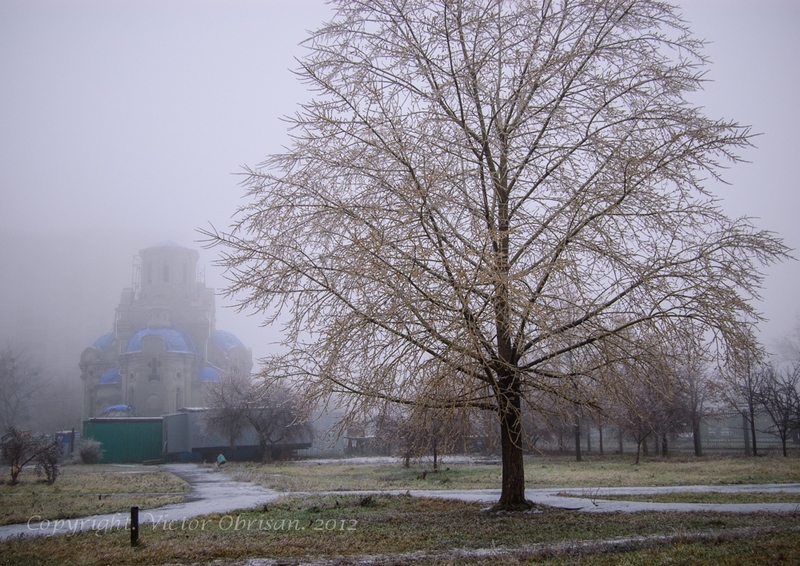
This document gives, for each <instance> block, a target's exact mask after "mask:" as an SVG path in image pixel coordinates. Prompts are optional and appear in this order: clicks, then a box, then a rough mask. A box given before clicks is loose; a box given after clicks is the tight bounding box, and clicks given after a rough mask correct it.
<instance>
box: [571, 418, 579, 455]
mask: <svg viewBox="0 0 800 566" xmlns="http://www.w3.org/2000/svg"><path fill="white" fill-rule="evenodd" d="M572 431H573V432H574V433H575V461H576V462H580V461H581V424H580V423H579V422H576V423H575V424H574V425H572Z"/></svg>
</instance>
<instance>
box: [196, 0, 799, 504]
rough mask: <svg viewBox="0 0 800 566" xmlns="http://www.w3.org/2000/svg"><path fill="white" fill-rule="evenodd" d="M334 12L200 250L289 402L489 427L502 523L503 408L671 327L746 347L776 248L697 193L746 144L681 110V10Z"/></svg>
mask: <svg viewBox="0 0 800 566" xmlns="http://www.w3.org/2000/svg"><path fill="white" fill-rule="evenodd" d="M335 9H336V15H335V17H334V18H333V20H332V21H331V22H330V23H329V24H326V25H325V26H324V27H323V28H322V29H320V30H318V31H316V32H315V33H314V34H313V35H312V37H311V38H310V40H309V41H308V42H307V44H306V46H307V47H308V49H309V55H308V56H307V57H306V58H305V59H303V60H302V61H301V69H300V71H299V74H300V76H301V78H302V80H303V81H305V82H306V84H307V85H308V86H309V88H310V89H311V90H312V91H313V92H314V93H315V98H314V99H313V100H311V101H310V102H308V103H306V104H305V105H303V106H302V108H301V110H300V111H299V112H298V113H297V114H296V115H295V116H294V117H292V118H291V119H290V120H291V122H292V126H293V144H292V146H291V147H290V148H289V149H288V150H287V151H286V152H285V153H283V154H280V155H275V156H272V157H270V158H269V159H268V160H267V161H266V163H265V164H264V165H263V166H261V167H258V168H256V169H253V170H251V171H249V178H248V179H247V184H248V187H249V196H250V198H251V200H250V202H249V203H248V204H247V205H246V206H244V208H243V209H242V210H240V214H239V216H238V218H237V220H236V221H235V225H234V226H233V228H232V230H231V232H230V233H224V232H218V231H216V230H214V229H212V230H210V231H208V232H206V235H207V237H209V238H210V240H211V241H212V242H213V243H217V244H220V245H222V246H223V247H224V248H225V251H224V252H223V256H222V260H221V263H222V265H224V266H226V267H227V268H228V270H229V272H228V276H229V277H230V280H231V281H232V284H231V286H230V287H229V289H228V292H229V293H230V295H231V296H234V297H236V298H238V299H239V300H240V301H241V306H242V307H243V308H252V309H255V310H258V311H262V312H264V313H265V316H266V321H267V322H274V321H277V320H280V321H281V322H285V325H286V326H285V329H286V339H285V345H286V346H287V354H286V355H285V356H283V357H282V359H281V360H280V361H281V362H282V364H283V365H282V368H283V370H284V371H285V375H286V376H287V378H293V379H295V380H299V382H300V385H299V387H300V388H301V389H302V390H303V391H304V392H305V393H307V394H308V398H309V399H310V400H312V401H318V402H324V399H326V398H328V397H330V396H331V395H337V396H339V398H340V399H342V400H343V403H344V404H345V405H346V407H347V408H348V415H351V416H354V417H355V416H359V415H363V414H365V413H369V407H370V406H373V405H375V404H376V403H377V404H380V403H385V402H386V401H390V402H396V403H400V404H417V405H423V406H425V407H427V408H430V409H447V410H456V409H459V408H468V409H483V410H488V411H493V412H494V414H495V415H496V416H497V420H498V423H499V428H500V432H501V448H502V467H503V473H502V480H501V487H502V490H501V496H500V502H499V504H500V506H502V507H507V508H516V507H521V506H526V505H527V502H526V500H525V477H524V466H523V446H522V417H521V408H522V406H523V398H525V397H526V396H529V395H531V393H532V392H534V391H547V392H549V393H550V394H551V395H554V396H564V397H565V398H566V399H567V401H569V402H573V403H578V404H582V403H584V399H582V398H581V397H580V396H579V397H577V398H575V397H574V393H575V391H578V392H580V389H579V388H578V389H576V388H574V387H572V383H573V381H574V380H575V379H578V377H579V376H593V375H608V374H607V373H603V374H600V373H597V371H596V370H598V369H599V368H601V367H602V366H603V365H607V364H611V363H614V361H615V360H617V359H618V358H620V357H622V356H626V355H628V354H627V352H628V351H629V350H630V349H632V348H633V349H635V348H636V337H637V335H642V336H645V335H646V336H650V335H655V336H665V335H667V334H668V333H670V332H673V328H674V325H676V324H687V325H688V324H694V325H695V326H696V329H695V330H694V332H693V335H695V336H703V335H704V334H705V333H710V334H712V335H713V337H714V339H716V340H717V342H718V345H719V347H720V350H721V352H722V353H723V355H724V353H725V352H726V351H727V350H728V348H729V347H730V346H731V345H733V346H735V347H736V348H739V349H750V348H751V341H752V337H751V335H750V326H751V323H752V322H753V321H754V320H755V319H757V317H758V315H757V313H756V312H755V311H754V310H753V309H752V307H751V306H750V305H749V303H748V299H749V298H750V297H751V296H752V295H754V294H755V293H756V292H757V290H758V288H759V285H760V283H761V280H762V275H761V274H760V269H759V268H760V265H761V264H762V263H769V262H772V261H774V260H776V259H780V258H782V257H783V256H784V255H785V254H786V251H787V248H786V247H785V246H784V245H783V244H782V242H781V241H780V240H779V239H777V238H776V237H775V236H774V235H773V234H771V233H768V232H764V231H759V230H757V229H755V228H754V227H753V226H752V224H751V223H750V222H749V221H748V220H747V219H734V220H732V219H730V218H728V217H727V216H726V215H725V214H724V213H723V212H722V211H721V209H720V207H719V205H718V203H717V201H716V200H715V199H714V198H713V197H712V195H710V194H709V193H708V191H707V188H706V186H705V182H706V180H707V179H709V178H716V177H717V176H718V174H719V173H720V172H721V169H722V166H724V165H726V164H727V163H729V162H736V161H738V157H737V155H736V152H737V151H738V150H739V149H741V148H743V147H747V146H749V145H750V141H751V135H750V131H749V129H748V128H746V127H743V126H740V125H739V124H737V123H735V122H728V121H722V120H716V119H712V118H708V117H707V116H706V115H705V114H704V112H703V111H702V109H700V108H698V107H696V106H694V105H692V104H691V103H690V102H689V100H688V95H690V94H691V93H692V92H694V91H696V90H698V89H700V88H701V85H702V81H703V75H704V68H703V65H704V63H705V59H704V56H703V55H702V53H701V51H702V47H703V43H702V42H701V41H699V40H697V39H695V38H693V37H692V36H691V34H690V33H689V32H688V30H687V28H686V25H685V23H684V22H683V20H682V19H681V17H680V14H679V13H678V10H677V8H675V7H673V6H670V5H669V4H668V3H665V2H660V1H656V0H636V1H634V0H575V1H567V0H554V1H552V2H544V3H536V2H522V1H506V2H501V1H497V0H456V1H450V0H447V1H443V0H437V1H422V0H411V1H407V2H394V1H389V0H364V1H362V2H347V1H344V0H340V1H336V2H335ZM567 356H571V357H572V360H573V361H572V364H565V363H564V360H565V358H566V357H567ZM567 367H569V368H570V369H569V370H566V369H565V368H567ZM437 381H438V382H441V383H446V386H444V387H439V386H438V385H437V386H432V382H437ZM426 390H439V391H442V392H443V393H446V395H447V396H446V397H444V396H442V397H427V396H425V395H422V394H421V392H422V391H426ZM534 410H535V408H534Z"/></svg>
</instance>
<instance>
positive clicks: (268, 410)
mask: <svg viewBox="0 0 800 566" xmlns="http://www.w3.org/2000/svg"><path fill="white" fill-rule="evenodd" d="M207 403H208V411H207V412H206V414H205V416H204V421H205V426H206V429H207V430H213V431H217V432H219V433H220V434H222V435H224V436H225V437H226V438H227V439H228V442H229V444H230V446H235V444H236V442H237V441H238V439H239V438H240V437H241V435H242V433H243V432H244V431H245V430H246V429H247V428H252V429H253V430H255V433H256V437H257V438H258V444H259V448H260V451H261V459H262V461H263V462H266V461H267V460H269V459H270V458H271V457H272V452H273V448H274V446H275V445H276V444H282V443H293V442H300V441H302V440H306V439H309V438H311V435H312V430H311V427H310V425H309V424H308V422H307V421H306V420H305V419H303V418H301V416H300V415H299V414H298V411H297V409H296V403H295V401H294V399H293V398H292V397H291V396H290V395H289V392H288V391H287V390H286V389H284V388H283V387H281V386H280V385H279V384H274V383H269V382H266V381H264V382H256V381H253V378H252V376H251V375H250V374H248V373H243V372H231V373H227V374H225V375H224V376H223V378H222V379H221V380H220V381H219V382H218V383H215V384H214V385H213V386H212V387H211V388H210V389H209V392H208V394H207Z"/></svg>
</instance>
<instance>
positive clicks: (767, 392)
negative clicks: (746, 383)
mask: <svg viewBox="0 0 800 566" xmlns="http://www.w3.org/2000/svg"><path fill="white" fill-rule="evenodd" d="M762 375H763V381H762V382H761V387H760V389H759V391H758V395H757V396H758V401H759V404H760V405H761V407H763V409H764V411H765V412H766V413H767V415H769V419H770V421H771V423H772V424H771V426H770V428H769V429H768V432H772V433H773V434H775V435H777V436H778V438H780V439H781V448H782V450H783V455H784V456H788V455H789V454H788V452H787V451H786V441H787V440H788V439H789V435H790V434H791V433H792V431H793V430H795V429H796V428H798V427H800V391H798V385H800V367H798V366H795V367H794V368H791V369H788V368H787V369H784V370H782V371H781V370H776V369H775V368H774V367H772V366H765V368H764V372H763V374H762Z"/></svg>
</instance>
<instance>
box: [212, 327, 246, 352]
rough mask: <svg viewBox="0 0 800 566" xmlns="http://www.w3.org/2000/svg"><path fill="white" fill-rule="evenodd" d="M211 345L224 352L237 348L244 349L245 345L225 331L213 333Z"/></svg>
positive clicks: (213, 331)
mask: <svg viewBox="0 0 800 566" xmlns="http://www.w3.org/2000/svg"><path fill="white" fill-rule="evenodd" d="M210 338H211V343H212V344H214V346H216V347H217V348H219V349H220V350H222V351H228V350H230V349H231V348H235V347H236V346H241V347H242V348H244V344H242V341H241V340H239V339H238V338H237V337H236V336H234V335H233V334H231V333H230V332H225V331H224V330H212V331H211V336H210Z"/></svg>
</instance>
